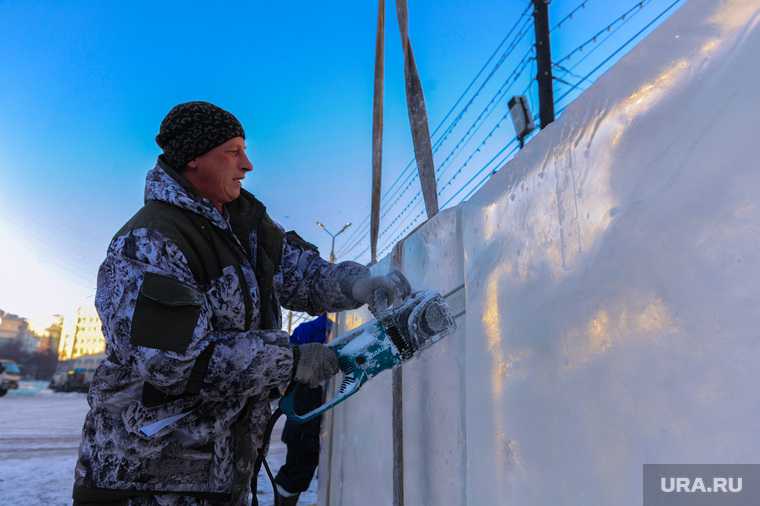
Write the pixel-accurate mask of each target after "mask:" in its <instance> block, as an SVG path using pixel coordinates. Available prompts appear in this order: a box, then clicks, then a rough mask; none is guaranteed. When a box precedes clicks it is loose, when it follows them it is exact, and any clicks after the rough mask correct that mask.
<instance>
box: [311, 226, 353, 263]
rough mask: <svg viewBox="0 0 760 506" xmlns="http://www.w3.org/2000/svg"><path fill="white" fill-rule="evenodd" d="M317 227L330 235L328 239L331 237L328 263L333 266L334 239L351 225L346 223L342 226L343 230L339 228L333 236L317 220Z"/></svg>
mask: <svg viewBox="0 0 760 506" xmlns="http://www.w3.org/2000/svg"><path fill="white" fill-rule="evenodd" d="M317 225H319V227H320V228H321V229H322V230H324V231H325V232H327V233H328V234H329V235H330V237H332V245H331V246H330V263H331V264H334V263H335V238H336V237H338V236H339V235H340V234H342V233H343V232H345V231H346V229H347V228H348V227H350V226H351V223H346V224H345V225H343V228H341V229H340V230H339V231H338V233H337V234H333V233H332V232H330V231H329V230H327V227H326V226H325V225H324V223H322V222H321V221H319V220H317Z"/></svg>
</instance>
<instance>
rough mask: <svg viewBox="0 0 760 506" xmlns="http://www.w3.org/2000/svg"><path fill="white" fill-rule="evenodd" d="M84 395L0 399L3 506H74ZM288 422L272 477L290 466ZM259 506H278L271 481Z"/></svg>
mask: <svg viewBox="0 0 760 506" xmlns="http://www.w3.org/2000/svg"><path fill="white" fill-rule="evenodd" d="M87 409H88V406H87V400H86V396H85V395H84V394H78V393H53V392H51V391H50V390H46V389H45V383H44V382H22V384H21V388H19V390H15V391H11V392H10V393H8V395H6V396H5V397H2V398H0V505H2V506H37V505H45V506H65V505H70V504H71V503H72V501H71V490H72V487H73V479H74V465H75V463H76V455H77V450H78V448H79V440H80V435H81V430H82V422H83V421H84V417H85V415H86V413H87ZM283 425H284V418H281V419H280V421H279V422H278V423H277V425H276V426H275V429H274V432H273V434H272V444H271V448H270V452H269V458H268V461H269V464H270V466H271V467H272V471H273V472H276V470H277V469H279V468H280V466H281V465H282V464H283V463H284V462H285V454H286V447H285V445H284V444H282V442H281V441H280V433H281V432H282V427H283ZM258 486H259V494H258V497H259V504H261V505H262V506H272V505H273V504H274V499H273V496H272V487H271V485H270V483H269V478H268V477H267V476H266V473H265V472H264V471H263V470H262V472H261V475H260V476H259V480H258ZM316 492H317V481H316V479H315V480H313V481H312V483H311V485H310V486H309V489H308V490H307V491H306V492H305V493H304V494H302V495H301V498H300V500H299V502H298V504H299V506H307V505H308V506H310V505H313V504H315V503H316V501H317V495H316Z"/></svg>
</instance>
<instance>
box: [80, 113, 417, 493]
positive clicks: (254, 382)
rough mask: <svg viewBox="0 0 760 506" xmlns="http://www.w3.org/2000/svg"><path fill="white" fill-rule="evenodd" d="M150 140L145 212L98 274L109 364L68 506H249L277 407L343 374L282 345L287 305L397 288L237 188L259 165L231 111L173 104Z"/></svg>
mask: <svg viewBox="0 0 760 506" xmlns="http://www.w3.org/2000/svg"><path fill="white" fill-rule="evenodd" d="M156 142H157V143H158V145H159V146H160V147H161V148H162V150H163V153H162V154H161V155H160V156H159V158H158V161H157V163H156V165H155V167H154V168H153V169H152V170H150V171H149V172H148V175H147V178H146V185H145V205H144V207H143V208H142V209H141V210H140V211H139V212H138V213H137V214H135V216H134V217H133V218H132V219H130V220H129V221H128V222H127V223H126V225H124V226H123V227H122V228H121V230H119V231H118V232H117V233H116V235H115V237H114V238H113V240H112V242H111V244H110V245H109V247H108V252H107V254H106V259H105V261H104V262H103V264H102V265H101V267H100V270H99V272H98V288H97V293H96V298H95V305H96V307H97V310H98V313H99V315H100V318H101V320H102V322H103V332H104V334H105V336H106V343H107V344H106V359H105V360H104V361H103V362H102V363H101V365H100V366H99V367H98V369H97V371H96V373H95V377H94V379H93V381H92V385H91V388H90V392H89V395H88V402H89V404H90V411H89V413H88V414H87V417H86V419H85V422H84V428H83V430H82V443H81V445H80V450H79V460H78V462H77V465H76V470H75V485H74V504H75V505H86V504H113V505H116V504H119V505H122V504H127V505H212V504H213V505H216V504H225V505H227V504H230V505H245V504H249V501H250V497H251V490H250V483H251V477H252V472H253V463H254V459H255V457H256V455H257V453H258V452H260V451H262V449H261V446H262V433H263V431H264V429H265V428H266V424H267V420H268V418H269V416H270V408H269V401H270V399H271V398H272V397H274V396H277V395H282V394H283V393H284V392H285V391H286V389H287V388H288V386H289V385H290V384H291V382H292V381H296V382H301V383H305V384H307V385H309V386H311V387H314V386H317V385H319V384H320V383H321V382H322V381H324V380H326V379H327V378H329V377H330V376H332V375H334V374H335V373H336V372H337V370H338V364H337V357H336V356H335V353H334V352H332V351H331V350H330V349H329V348H328V347H326V346H325V345H323V344H319V343H309V344H304V345H301V346H295V347H291V346H290V345H289V343H288V335H287V333H285V332H283V331H281V330H279V329H280V327H281V321H280V305H282V306H284V307H287V308H290V309H294V310H298V311H308V312H309V313H312V314H318V313H323V312H326V311H337V310H341V309H349V308H356V307H358V306H360V305H362V304H365V303H367V302H369V301H370V298H371V297H373V296H374V295H375V294H376V293H377V292H378V291H380V292H384V293H385V294H386V295H387V296H391V297H393V296H394V295H401V296H403V295H405V294H403V293H400V292H403V290H404V289H403V287H396V286H395V284H394V281H393V278H390V277H382V276H380V277H371V276H369V272H368V270H367V268H366V267H364V266H362V265H359V264H357V263H354V262H342V263H339V264H336V265H332V264H329V263H327V262H326V261H325V260H323V259H321V258H320V257H319V254H318V252H317V251H316V248H315V247H314V246H312V245H311V244H309V243H307V242H306V241H304V240H302V239H301V238H300V237H298V235H297V234H295V233H294V232H287V233H285V232H284V231H283V230H282V229H281V228H280V227H279V225H277V224H276V223H275V222H274V221H272V219H271V218H270V217H269V216H268V215H267V213H266V208H265V207H264V205H263V204H261V203H260V202H259V201H258V200H256V198H254V196H253V195H251V194H250V193H248V192H246V191H245V190H243V189H242V187H241V183H242V180H243V179H244V178H245V175H246V174H247V173H248V172H250V171H251V170H252V169H253V167H252V164H251V162H250V160H249V159H248V156H247V155H246V143H245V133H244V131H243V127H242V125H241V124H240V122H239V121H238V120H237V119H236V118H235V117H234V116H233V115H232V114H230V113H229V112H227V111H225V110H223V109H220V108H219V107H216V106H214V105H212V104H209V103H207V102H189V103H185V104H180V105H178V106H176V107H174V108H173V109H172V110H171V111H170V112H169V114H168V115H167V116H166V117H165V118H164V120H163V121H162V122H161V127H160V131H159V133H158V136H157V137H156ZM253 493H254V494H255V491H253Z"/></svg>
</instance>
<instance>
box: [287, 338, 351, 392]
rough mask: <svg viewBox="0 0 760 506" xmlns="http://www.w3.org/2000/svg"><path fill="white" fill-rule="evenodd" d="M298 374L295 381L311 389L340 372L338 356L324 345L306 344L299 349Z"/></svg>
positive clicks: (297, 352) (294, 378)
mask: <svg viewBox="0 0 760 506" xmlns="http://www.w3.org/2000/svg"><path fill="white" fill-rule="evenodd" d="M296 354H297V355H298V362H297V363H296V373H295V375H294V376H293V380H294V381H297V382H298V383H304V384H306V385H309V386H310V387H311V388H314V387H316V386H319V385H320V384H321V383H322V382H323V381H325V380H327V379H330V378H332V377H333V376H335V375H336V374H337V373H338V371H340V366H339V365H338V355H337V354H336V353H335V351H333V349H332V348H330V347H328V346H325V345H324V344H322V343H306V344H302V345H300V346H298V347H297V351H296Z"/></svg>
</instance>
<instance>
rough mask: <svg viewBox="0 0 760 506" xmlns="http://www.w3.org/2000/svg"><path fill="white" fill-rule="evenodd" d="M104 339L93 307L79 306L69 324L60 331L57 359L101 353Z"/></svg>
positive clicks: (104, 346)
mask: <svg viewBox="0 0 760 506" xmlns="http://www.w3.org/2000/svg"><path fill="white" fill-rule="evenodd" d="M105 349H106V339H105V337H104V336H103V332H102V330H101V322H100V318H99V317H98V314H97V312H96V311H95V308H94V307H91V306H80V307H79V308H78V309H77V311H76V315H75V316H74V318H73V319H72V322H71V325H70V326H68V327H67V329H66V330H65V331H63V332H62V335H61V337H60V341H59V345H58V359H59V360H71V359H75V358H79V357H82V356H85V355H96V354H99V353H103V352H104V351H105Z"/></svg>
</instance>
